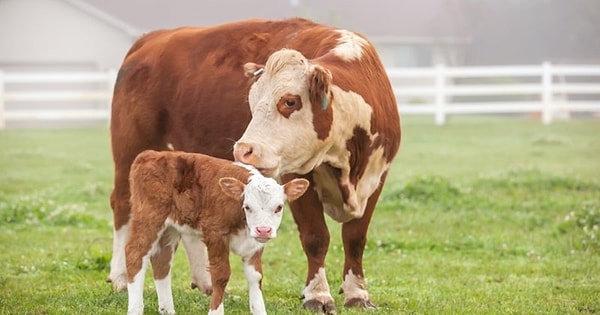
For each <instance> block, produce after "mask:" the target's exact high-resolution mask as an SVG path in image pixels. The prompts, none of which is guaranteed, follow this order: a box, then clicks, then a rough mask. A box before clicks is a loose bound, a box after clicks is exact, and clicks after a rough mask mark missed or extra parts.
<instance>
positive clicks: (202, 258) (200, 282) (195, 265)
mask: <svg viewBox="0 0 600 315" xmlns="http://www.w3.org/2000/svg"><path fill="white" fill-rule="evenodd" d="M181 239H182V242H183V247H184V248H185V253H186V255H187V258H188V262H189V263H190V272H191V274H192V285H191V286H192V289H196V288H198V290H200V292H202V293H204V294H205V295H210V294H211V293H212V287H211V283H210V273H209V272H208V253H207V251H206V245H205V244H204V243H203V242H202V240H201V239H200V237H199V236H197V235H191V234H184V235H182V238H181Z"/></svg>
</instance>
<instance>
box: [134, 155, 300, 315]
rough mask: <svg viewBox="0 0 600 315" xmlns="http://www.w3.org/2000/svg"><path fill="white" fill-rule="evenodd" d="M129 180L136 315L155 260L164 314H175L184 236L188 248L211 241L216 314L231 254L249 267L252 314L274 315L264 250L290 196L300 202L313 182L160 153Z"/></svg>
mask: <svg viewBox="0 0 600 315" xmlns="http://www.w3.org/2000/svg"><path fill="white" fill-rule="evenodd" d="M129 179H130V189H131V199H130V201H131V219H130V228H131V230H130V235H129V240H128V242H127V245H126V247H125V260H126V266H127V282H128V283H127V290H128V292H129V305H128V314H143V311H144V302H143V289H144V277H145V276H144V275H145V271H146V268H147V266H148V262H149V261H150V262H151V263H152V269H153V272H154V281H155V285H156V292H157V295H158V304H159V312H160V313H161V314H174V313H175V309H174V306H173V297H172V293H171V272H170V270H171V261H172V259H173V253H174V251H175V248H176V246H177V244H178V243H179V239H180V238H181V239H182V240H183V242H184V243H186V242H187V243H188V244H190V243H193V242H204V243H205V244H206V247H207V249H208V260H209V265H210V267H209V271H210V278H211V283H212V291H213V292H212V297H211V302H210V311H209V314H223V312H224V310H223V295H224V292H225V286H226V285H227V282H228V281H229V276H230V274H231V269H230V266H229V250H230V249H231V250H232V251H233V252H234V253H236V254H238V255H240V256H241V257H242V260H243V262H244V272H245V274H246V278H247V280H248V288H249V297H250V312H251V313H252V314H265V313H266V311H265V306H264V301H263V296H262V292H261V278H262V266H261V255H262V250H263V247H264V246H265V243H266V242H267V241H268V240H269V239H271V238H274V237H275V236H276V233H277V228H278V227H279V224H280V223H281V215H282V209H283V204H284V202H285V200H286V198H287V200H288V201H292V200H295V199H297V198H298V197H300V196H301V195H302V194H303V193H304V192H305V191H306V189H307V188H308V185H309V183H308V181H307V180H305V179H295V180H292V181H290V182H288V183H287V184H285V185H283V186H282V185H279V184H277V182H276V181H275V180H274V179H271V178H266V177H263V176H262V175H261V174H260V173H259V172H258V171H257V170H256V169H254V168H253V167H250V166H245V165H242V164H236V163H233V162H231V161H227V160H222V159H217V158H214V157H209V156H206V155H202V154H195V153H183V152H169V151H163V152H158V151H152V150H147V151H144V152H142V153H140V154H139V155H138V156H137V157H136V159H135V160H134V162H133V164H132V167H131V173H130V177H129ZM218 187H220V189H219V188H218Z"/></svg>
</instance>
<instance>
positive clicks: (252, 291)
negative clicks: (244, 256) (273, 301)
mask: <svg viewBox="0 0 600 315" xmlns="http://www.w3.org/2000/svg"><path fill="white" fill-rule="evenodd" d="M244 274H246V279H247V280H248V295H249V298H250V313H252V314H253V315H263V314H267V311H266V309H265V301H264V299H263V294H262V291H261V290H260V279H262V274H261V273H260V272H258V271H257V270H256V269H255V268H254V266H253V265H248V264H244Z"/></svg>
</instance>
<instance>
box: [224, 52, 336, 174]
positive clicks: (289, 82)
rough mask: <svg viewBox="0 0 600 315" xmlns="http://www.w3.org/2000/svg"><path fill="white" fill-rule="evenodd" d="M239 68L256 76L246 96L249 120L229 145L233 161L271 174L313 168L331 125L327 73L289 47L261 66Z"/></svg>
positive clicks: (329, 79) (249, 65) (321, 155)
mask: <svg viewBox="0 0 600 315" xmlns="http://www.w3.org/2000/svg"><path fill="white" fill-rule="evenodd" d="M244 68H245V71H246V74H247V75H251V76H257V77H258V79H256V82H254V84H253V85H252V87H251V88H250V93H249V96H248V101H249V103H250V110H251V112H252V120H251V121H250V124H249V125H248V127H247V128H246V131H245V132H244V134H243V135H242V137H241V138H240V139H239V140H238V141H237V142H236V144H235V145H234V157H235V159H236V160H237V161H240V162H243V163H246V164H250V165H253V166H255V167H257V168H258V169H259V170H261V172H263V174H266V175H269V176H274V177H276V176H279V175H280V174H285V173H299V174H304V173H307V172H309V171H311V170H312V169H314V168H315V167H316V166H318V165H319V164H320V163H321V162H322V160H323V157H324V154H325V151H326V147H327V141H326V140H327V138H328V137H329V131H330V128H331V121H332V109H331V106H330V104H329V103H330V102H331V92H330V90H331V79H332V78H331V74H330V72H329V71H328V70H327V69H325V68H323V67H321V66H319V65H316V64H312V63H310V62H309V60H308V59H306V58H305V57H304V56H303V55H302V54H301V53H299V52H298V51H295V50H291V49H283V50H280V51H277V52H275V53H273V55H271V57H269V59H268V60H267V63H266V65H265V66H264V68H262V67H261V66H259V65H257V64H254V63H248V64H246V65H245V66H244ZM261 69H262V70H261Z"/></svg>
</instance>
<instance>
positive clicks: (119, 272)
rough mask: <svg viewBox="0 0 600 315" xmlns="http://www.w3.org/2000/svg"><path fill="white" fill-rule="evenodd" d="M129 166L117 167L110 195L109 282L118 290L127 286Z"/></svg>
mask: <svg viewBox="0 0 600 315" xmlns="http://www.w3.org/2000/svg"><path fill="white" fill-rule="evenodd" d="M128 178H129V167H127V168H126V170H121V171H119V170H117V169H115V187H114V189H113V191H112V194H111V196H110V205H111V207H112V209H113V249H112V258H111V260H110V273H109V275H108V279H107V282H112V285H113V288H114V289H115V290H116V291H121V290H124V289H126V288H127V269H126V268H125V244H126V243H127V238H128V236H129V225H128V221H129V212H130V205H129V180H128Z"/></svg>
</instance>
